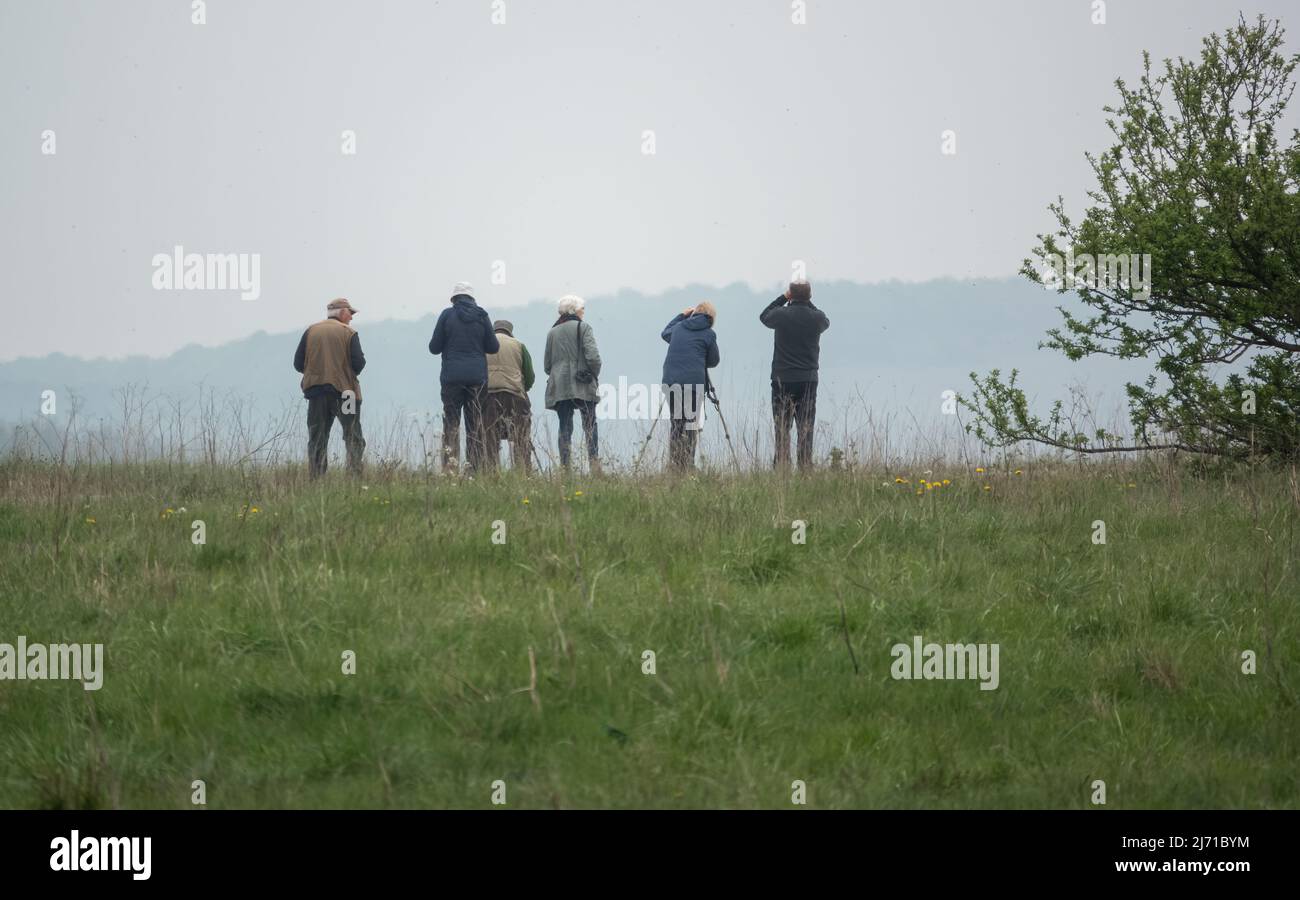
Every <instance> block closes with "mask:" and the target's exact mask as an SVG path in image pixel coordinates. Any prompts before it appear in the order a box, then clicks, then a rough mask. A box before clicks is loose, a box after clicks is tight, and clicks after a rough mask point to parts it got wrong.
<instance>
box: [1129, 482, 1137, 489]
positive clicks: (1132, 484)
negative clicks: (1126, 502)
mask: <svg viewBox="0 0 1300 900" xmlns="http://www.w3.org/2000/svg"><path fill="white" fill-rule="evenodd" d="M1128 486H1129V487H1131V488H1135V487H1137V485H1136V484H1134V483H1133V482H1131V481H1130V482H1129V483H1128Z"/></svg>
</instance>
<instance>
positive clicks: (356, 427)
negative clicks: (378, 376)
mask: <svg viewBox="0 0 1300 900" xmlns="http://www.w3.org/2000/svg"><path fill="white" fill-rule="evenodd" d="M345 404H346V406H347V408H348V409H350V410H352V411H351V412H344V411H343V409H344V405H345ZM335 419H338V420H339V423H340V424H341V425H342V426H343V443H344V444H345V445H346V446H347V449H348V471H349V472H351V473H352V474H353V475H360V474H361V458H362V455H363V454H364V453H365V452H366V439H365V437H363V436H362V434H361V401H360V400H353V399H351V398H348V400H346V401H345V400H344V399H343V398H342V397H341V396H340V395H338V394H320V395H318V396H316V397H309V398H308V399H307V464H308V466H309V467H310V470H311V477H312V478H318V477H320V476H321V475H324V474H325V470H326V469H327V468H328V467H329V448H330V430H331V429H332V428H333V427H334V420H335Z"/></svg>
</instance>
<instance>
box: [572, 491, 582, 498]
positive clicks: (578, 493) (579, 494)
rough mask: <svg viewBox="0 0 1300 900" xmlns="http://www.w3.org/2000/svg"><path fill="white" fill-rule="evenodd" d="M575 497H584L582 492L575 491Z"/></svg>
mask: <svg viewBox="0 0 1300 900" xmlns="http://www.w3.org/2000/svg"><path fill="white" fill-rule="evenodd" d="M573 496H575V497H581V496H582V491H574V492H573Z"/></svg>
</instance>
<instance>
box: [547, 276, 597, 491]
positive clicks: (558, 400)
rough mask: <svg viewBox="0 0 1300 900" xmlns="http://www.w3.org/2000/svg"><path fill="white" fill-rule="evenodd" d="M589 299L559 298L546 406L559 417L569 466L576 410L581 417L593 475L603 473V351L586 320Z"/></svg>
mask: <svg viewBox="0 0 1300 900" xmlns="http://www.w3.org/2000/svg"><path fill="white" fill-rule="evenodd" d="M585 312H586V302H585V301H584V300H583V299H582V298H581V297H576V296H574V295H573V294H566V295H565V296H563V297H561V298H560V303H559V313H560V317H559V318H558V319H556V320H555V324H554V325H552V326H551V330H550V332H548V333H547V335H546V358H545V360H544V361H543V368H544V369H545V370H546V375H547V379H546V408H547V409H553V410H555V413H556V415H557V416H558V417H559V419H560V463H561V464H562V465H563V466H564V467H565V468H566V469H567V468H568V467H569V451H570V448H571V446H572V444H573V412H574V410H577V411H578V413H579V414H580V415H581V416H582V432H583V435H584V436H585V437H586V440H587V460H588V462H589V463H590V465H591V471H592V473H593V474H598V473H599V472H600V458H599V451H600V448H599V442H598V438H597V433H596V401H597V399H599V391H598V390H597V388H598V384H599V382H598V381H597V376H599V375H600V351H599V350H598V349H597V348H596V336H595V334H594V333H593V332H592V330H591V326H590V325H588V324H587V323H586V322H584V321H583V320H582V319H583V316H584V314H585Z"/></svg>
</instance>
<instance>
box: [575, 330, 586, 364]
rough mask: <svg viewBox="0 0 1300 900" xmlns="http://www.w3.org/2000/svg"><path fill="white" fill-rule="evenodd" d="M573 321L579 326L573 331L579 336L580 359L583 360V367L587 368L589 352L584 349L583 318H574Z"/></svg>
mask: <svg viewBox="0 0 1300 900" xmlns="http://www.w3.org/2000/svg"><path fill="white" fill-rule="evenodd" d="M573 321H574V324H575V325H577V326H578V327H577V328H575V329H574V331H573V333H574V334H575V335H577V337H578V359H580V360H582V367H583V368H584V369H585V368H587V354H586V352H585V351H584V350H583V349H582V320H581V319H574V320H573Z"/></svg>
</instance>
